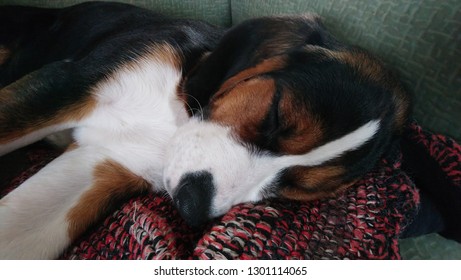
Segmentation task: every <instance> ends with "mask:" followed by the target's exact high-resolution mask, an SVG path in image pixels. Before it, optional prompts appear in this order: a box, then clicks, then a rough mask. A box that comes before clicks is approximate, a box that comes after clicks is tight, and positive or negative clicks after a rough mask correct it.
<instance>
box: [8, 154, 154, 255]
mask: <svg viewBox="0 0 461 280" xmlns="http://www.w3.org/2000/svg"><path fill="white" fill-rule="evenodd" d="M148 187H149V184H148V183H146V182H145V181H144V180H143V179H142V178H140V177H138V176H136V175H134V174H133V173H131V172H130V171H129V170H128V169H126V168H124V167H123V166H121V165H120V164H118V163H116V162H115V161H113V160H111V159H110V157H109V156H108V152H107V151H105V150H103V149H101V148H94V147H77V148H74V149H72V150H70V151H68V152H66V153H64V154H63V155H61V156H60V157H58V158H57V159H55V160H54V161H52V162H51V163H50V164H48V165H47V166H46V167H45V168H43V169H42V170H41V171H39V172H38V173H37V174H36V175H34V176H32V177H31V178H30V179H29V180H27V181H26V182H24V183H23V184H22V185H20V186H19V187H18V188H17V189H16V190H14V191H13V192H11V193H10V194H8V195H7V196H5V197H4V198H3V199H1V200H0V259H51V258H57V257H59V254H61V253H62V251H63V250H64V249H65V248H66V247H67V246H69V245H70V244H71V242H72V241H73V240H74V239H75V238H77V237H78V236H79V235H80V234H81V233H83V232H84V231H85V230H86V229H87V228H88V227H89V226H90V225H91V224H93V223H94V222H95V221H97V220H98V219H100V218H101V217H102V216H103V215H104V214H107V211H108V210H110V209H111V205H112V204H113V203H114V202H115V201H117V200H118V199H120V198H123V197H125V196H126V195H129V194H131V193H133V192H139V191H142V190H145V189H147V188H148Z"/></svg>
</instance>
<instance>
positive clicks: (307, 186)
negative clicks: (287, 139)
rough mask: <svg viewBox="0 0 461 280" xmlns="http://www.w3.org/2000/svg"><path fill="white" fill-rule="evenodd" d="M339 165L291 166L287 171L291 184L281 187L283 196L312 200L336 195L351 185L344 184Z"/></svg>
mask: <svg viewBox="0 0 461 280" xmlns="http://www.w3.org/2000/svg"><path fill="white" fill-rule="evenodd" d="M344 172H345V171H344V168H343V167H341V166H321V167H302V166H297V167H292V168H291V169H290V170H289V171H288V175H286V176H289V179H290V181H292V182H293V185H292V186H287V187H286V188H283V189H281V191H280V194H281V196H283V197H286V198H289V199H294V200H314V199H320V198H324V197H332V196H335V195H337V193H338V192H341V191H342V190H343V189H345V188H347V187H348V186H350V185H351V183H347V184H344V182H342V180H341V176H342V175H343V174H344Z"/></svg>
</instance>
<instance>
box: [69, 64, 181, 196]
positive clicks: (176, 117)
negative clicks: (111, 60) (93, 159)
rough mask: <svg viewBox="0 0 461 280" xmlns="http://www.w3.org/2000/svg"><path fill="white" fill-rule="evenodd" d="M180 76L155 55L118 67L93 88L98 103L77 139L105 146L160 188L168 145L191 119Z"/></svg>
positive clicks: (177, 71)
mask: <svg viewBox="0 0 461 280" xmlns="http://www.w3.org/2000/svg"><path fill="white" fill-rule="evenodd" d="M180 78H181V72H180V70H178V69H176V68H175V67H174V66H173V65H171V64H169V63H166V62H163V61H161V60H159V59H156V58H150V59H144V60H141V61H139V62H137V63H135V64H130V65H129V66H127V67H124V68H121V69H119V70H117V71H116V72H115V73H114V74H113V75H111V77H110V78H109V79H107V80H105V81H103V82H100V83H99V84H98V85H97V86H96V87H95V88H94V93H93V94H94V96H95V98H96V102H97V106H96V109H95V110H94V111H93V112H92V114H91V115H90V116H89V117H88V118H85V119H84V120H83V121H82V123H81V124H80V125H79V128H77V129H76V130H75V133H74V137H75V139H76V141H77V143H78V144H79V146H87V145H90V146H94V147H99V148H100V149H101V150H105V153H107V154H108V157H110V158H111V159H113V160H115V161H117V162H119V163H120V164H122V165H124V166H125V167H126V168H128V169H129V170H131V171H132V172H133V173H135V174H137V175H139V176H141V177H143V178H145V179H146V180H148V181H149V182H151V183H152V184H153V185H155V186H156V188H159V187H160V185H161V175H162V167H163V161H164V151H165V147H166V145H167V143H168V141H169V140H170V138H171V137H172V135H173V134H174V132H175V131H176V129H177V127H178V125H180V124H182V123H184V122H185V121H186V120H187V113H186V111H185V108H184V104H183V103H182V101H180V100H179V99H178V97H177V87H178V83H179V81H180Z"/></svg>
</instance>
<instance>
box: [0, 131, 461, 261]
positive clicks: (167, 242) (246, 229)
mask: <svg viewBox="0 0 461 280" xmlns="http://www.w3.org/2000/svg"><path fill="white" fill-rule="evenodd" d="M408 132H409V133H407V134H408V135H409V136H410V138H411V139H412V141H414V143H415V144H417V145H422V146H424V147H425V148H426V149H427V150H428V151H429V152H430V154H431V156H432V157H433V158H435V159H436V160H437V162H439V164H440V167H441V168H442V170H443V171H444V172H446V174H447V177H449V178H450V179H451V180H452V181H453V182H455V185H457V186H460V187H461V163H460V162H461V147H460V146H459V145H458V144H457V143H456V142H454V141H453V140H451V139H449V138H447V137H444V136H442V135H435V134H431V133H429V132H426V131H423V130H422V129H421V127H419V126H418V125H416V124H412V125H410V126H409V127H408ZM58 154H59V153H58V152H57V151H56V150H53V149H51V148H50V147H48V146H46V145H43V144H35V145H32V146H30V147H28V148H26V150H25V152H24V156H25V159H26V163H27V164H26V166H27V167H26V168H25V169H24V170H22V171H20V172H18V174H17V176H15V177H14V178H13V179H12V180H11V182H8V183H6V184H5V186H3V188H1V189H0V197H1V196H3V195H5V194H6V193H8V192H9V191H11V190H12V189H13V188H14V187H16V186H17V185H19V184H20V183H21V182H23V181H24V180H25V179H26V178H28V177H29V176H31V175H32V174H34V173H35V172H37V171H38V170H39V169H40V168H41V167H43V166H44V165H45V164H47V163H48V162H49V161H51V160H52V159H53V158H54V157H56V156H57V155H58ZM400 159H401V156H400V154H399V152H396V153H395V154H394V155H389V156H388V157H387V158H385V159H382V160H381V162H380V163H379V164H378V165H377V166H376V167H375V168H374V169H373V171H371V172H369V173H368V174H367V175H366V176H365V177H364V178H363V179H362V180H360V181H359V182H357V183H356V185H355V186H354V187H351V188H349V189H348V190H347V191H346V192H345V193H344V194H343V195H341V196H340V197H338V198H335V199H325V200H319V201H314V202H305V203H301V202H294V201H288V200H283V199H272V200H266V201H262V202H259V203H255V204H252V203H245V204H240V205H237V206H235V207H233V208H232V209H231V210H230V211H229V212H228V213H227V214H225V215H224V216H222V217H220V218H217V219H215V220H214V221H212V222H211V223H209V224H208V225H207V226H206V227H203V228H201V229H197V230H192V229H191V228H189V227H188V226H187V225H186V224H185V223H184V222H183V220H182V219H181V217H180V216H179V214H178V212H177V211H176V209H175V208H174V206H173V204H172V202H171V201H170V199H169V198H168V197H167V196H165V195H164V194H146V195H140V196H137V197H134V198H132V199H130V200H129V201H126V202H125V203H124V204H122V205H121V206H120V208H119V209H118V210H116V211H114V212H113V213H112V214H111V215H109V216H108V217H106V218H105V220H103V221H101V222H100V223H99V224H97V225H95V226H94V227H93V228H92V229H90V230H89V231H88V232H87V233H86V234H85V235H84V236H82V237H81V238H80V239H79V240H77V241H76V242H75V243H74V244H73V245H72V246H71V247H70V248H69V249H68V250H67V251H66V252H65V253H64V254H63V255H62V256H61V258H62V259H399V258H400V254H399V246H398V245H399V244H398V238H399V234H400V233H401V232H402V229H404V228H405V227H406V226H407V225H408V224H409V223H410V222H411V220H412V218H413V217H414V216H415V214H416V212H417V208H418V202H419V195H418V191H417V189H416V187H415V186H414V183H413V182H412V180H411V179H410V178H409V177H408V176H407V174H405V172H403V171H402V170H401V160H400ZM0 186H1V185H0Z"/></svg>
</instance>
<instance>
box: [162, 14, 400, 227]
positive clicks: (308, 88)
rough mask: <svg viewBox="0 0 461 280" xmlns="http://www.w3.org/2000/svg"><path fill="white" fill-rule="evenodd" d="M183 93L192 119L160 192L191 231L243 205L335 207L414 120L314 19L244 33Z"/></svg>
mask: <svg viewBox="0 0 461 280" xmlns="http://www.w3.org/2000/svg"><path fill="white" fill-rule="evenodd" d="M185 90H186V92H187V93H188V94H189V96H190V97H191V98H189V104H190V105H191V106H192V107H193V108H194V109H196V110H195V111H194V112H195V117H194V118H192V119H191V120H190V121H189V122H188V123H187V124H185V125H183V126H181V127H180V128H179V129H178V130H177V131H176V133H175V135H174V136H173V139H172V140H171V144H170V145H169V146H168V151H167V156H166V163H165V171H164V185H165V187H166V189H167V191H168V192H169V193H170V194H172V195H173V200H174V202H175V204H176V205H177V207H178V209H179V211H180V213H181V214H182V216H183V217H184V219H185V220H187V221H189V223H190V224H192V225H199V224H201V223H204V222H205V221H207V220H208V219H210V218H212V217H216V216H219V215H222V214H224V213H225V212H226V211H228V210H229V209H230V208H231V207H232V206H233V205H235V204H237V203H241V202H246V201H258V200H261V199H263V198H266V197H273V196H282V197H286V198H289V199H295V200H312V199H319V198H324V197H332V196H335V195H336V194H338V193H339V192H341V191H342V190H344V189H345V188H347V187H348V186H350V185H351V184H353V183H354V182H355V181H356V180H357V179H359V178H360V177H361V176H362V175H363V174H365V173H366V172H367V171H369V170H370V169H371V168H373V166H374V165H375V163H376V161H377V160H378V159H379V158H380V157H381V156H382V155H383V153H384V152H385V151H386V150H387V149H388V148H389V146H390V145H391V143H392V142H394V140H396V139H397V138H398V135H399V134H400V133H401V131H402V128H403V126H404V124H405V123H406V120H407V115H408V110H409V109H408V108H409V97H408V95H407V93H406V92H405V91H404V89H402V86H401V85H400V83H399V82H398V81H397V80H396V78H394V76H393V75H392V74H391V73H390V72H389V71H388V70H386V68H385V67H384V66H383V64H382V63H381V62H380V61H378V60H377V59H376V58H374V57H373V56H372V55H370V54H369V53H368V52H366V51H364V50H362V49H360V48H357V47H351V46H347V45H345V44H343V43H340V42H338V41H337V40H335V39H334V38H333V37H332V36H331V35H330V34H329V33H328V32H327V31H326V30H325V28H324V27H323V26H322V24H321V22H320V20H319V18H318V17H317V16H315V15H305V16H296V17H289V16H288V17H286V16H285V17H272V18H270V17H268V18H259V19H252V20H249V21H246V22H243V23H241V24H239V25H238V26H236V27H234V28H233V29H231V30H230V31H228V32H227V33H226V34H225V36H224V37H223V39H222V40H221V41H220V43H219V45H218V46H217V48H216V49H215V50H214V51H213V52H212V53H211V55H209V56H208V57H207V58H206V59H205V61H204V62H203V63H201V64H200V66H199V67H198V68H197V69H195V71H194V72H193V73H192V74H191V75H190V76H188V78H187V81H186V82H185ZM195 100H197V102H198V104H196V105H195V106H193V105H192V104H194V102H195Z"/></svg>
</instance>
